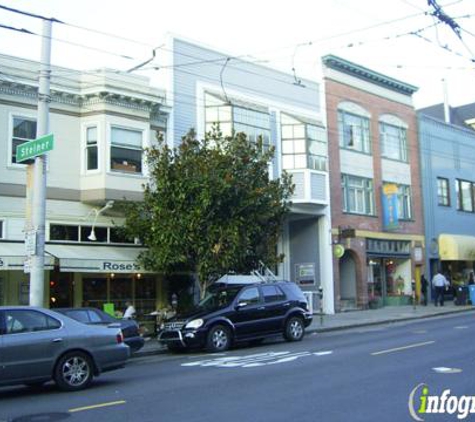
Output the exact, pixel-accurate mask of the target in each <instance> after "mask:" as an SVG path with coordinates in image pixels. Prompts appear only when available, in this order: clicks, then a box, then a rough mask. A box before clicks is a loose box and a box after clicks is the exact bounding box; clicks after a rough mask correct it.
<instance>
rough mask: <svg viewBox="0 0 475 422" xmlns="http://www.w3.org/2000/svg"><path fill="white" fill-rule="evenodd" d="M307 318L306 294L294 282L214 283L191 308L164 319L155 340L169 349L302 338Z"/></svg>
mask: <svg viewBox="0 0 475 422" xmlns="http://www.w3.org/2000/svg"><path fill="white" fill-rule="evenodd" d="M311 322H312V314H311V313H310V312H309V310H308V305H307V301H306V300H305V296H304V295H303V293H302V291H301V290H300V288H299V287H298V286H297V285H296V284H295V283H291V282H275V283H274V282H273V283H265V284H256V283H253V284H226V283H224V284H223V283H217V284H214V285H213V286H212V287H211V288H210V289H209V291H208V294H207V296H206V297H205V298H204V300H203V301H201V302H200V304H199V305H198V307H197V308H196V309H195V310H193V311H192V312H190V313H188V314H184V315H183V314H182V315H180V314H179V315H176V316H174V317H173V318H171V319H169V320H168V321H166V322H165V323H163V324H162V326H161V327H160V331H159V336H158V339H159V341H160V342H162V343H163V344H166V345H167V346H168V349H169V350H171V351H176V350H180V349H186V348H191V347H205V348H206V349H207V350H208V351H210V352H222V351H224V350H226V349H228V348H229V347H230V346H231V344H232V343H237V342H242V341H252V342H258V341H261V340H262V339H265V338H266V337H271V336H276V335H283V336H284V338H285V339H286V340H287V341H299V340H302V338H303V337H304V334H305V327H307V326H309V325H310V323H311Z"/></svg>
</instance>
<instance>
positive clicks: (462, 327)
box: [454, 325, 468, 330]
mask: <svg viewBox="0 0 475 422" xmlns="http://www.w3.org/2000/svg"><path fill="white" fill-rule="evenodd" d="M467 328H468V327H467V326H466V325H459V326H458V327H454V330H466V329H467Z"/></svg>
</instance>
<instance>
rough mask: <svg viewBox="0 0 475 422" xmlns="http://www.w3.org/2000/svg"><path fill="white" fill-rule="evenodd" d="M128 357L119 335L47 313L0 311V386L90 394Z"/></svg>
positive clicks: (24, 309)
mask: <svg viewBox="0 0 475 422" xmlns="http://www.w3.org/2000/svg"><path fill="white" fill-rule="evenodd" d="M129 356H130V348H129V347H128V346H127V345H126V344H125V343H124V338H123V334H122V332H121V330H120V329H118V328H117V329H110V328H106V327H92V326H88V325H85V324H82V323H80V322H77V321H75V320H73V319H71V318H68V317H67V316H64V315H62V314H59V313H57V312H54V311H51V310H49V309H43V308H35V307H29V306H12V307H10V306H0V385H10V384H27V385H32V386H39V385H42V384H44V383H45V382H47V381H50V380H54V381H55V382H56V384H57V385H58V387H59V388H60V389H62V390H67V391H74V390H81V389H83V388H86V387H87V386H89V385H90V383H91V382H92V379H93V377H94V376H98V375H99V374H101V373H102V372H106V371H111V370H113V369H117V368H121V367H123V366H124V365H125V364H126V362H127V359H128V358H129Z"/></svg>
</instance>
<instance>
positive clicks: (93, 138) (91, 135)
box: [86, 126, 99, 170]
mask: <svg viewBox="0 0 475 422" xmlns="http://www.w3.org/2000/svg"><path fill="white" fill-rule="evenodd" d="M98 168H99V167H98V156H97V126H91V127H88V128H87V129H86V170H97V169H98Z"/></svg>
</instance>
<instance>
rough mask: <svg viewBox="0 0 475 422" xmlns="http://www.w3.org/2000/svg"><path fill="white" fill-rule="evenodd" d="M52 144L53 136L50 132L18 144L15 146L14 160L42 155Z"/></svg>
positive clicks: (49, 149)
mask: <svg viewBox="0 0 475 422" xmlns="http://www.w3.org/2000/svg"><path fill="white" fill-rule="evenodd" d="M53 146H54V136H53V134H52V133H50V134H49V135H44V136H40V137H39V138H37V139H34V140H33V141H29V142H25V143H24V144H21V145H18V146H17V147H16V162H17V163H21V162H22V161H25V160H28V159H30V158H34V157H37V156H38V155H43V154H44V153H45V152H48V151H51V150H52V149H53Z"/></svg>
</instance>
